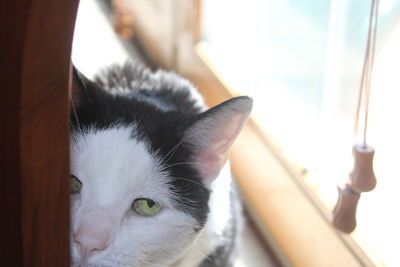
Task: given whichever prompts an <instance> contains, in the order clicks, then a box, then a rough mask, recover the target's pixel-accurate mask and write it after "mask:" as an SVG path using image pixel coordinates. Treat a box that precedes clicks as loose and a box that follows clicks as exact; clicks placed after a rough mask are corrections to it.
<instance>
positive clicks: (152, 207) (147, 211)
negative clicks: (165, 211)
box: [132, 198, 161, 217]
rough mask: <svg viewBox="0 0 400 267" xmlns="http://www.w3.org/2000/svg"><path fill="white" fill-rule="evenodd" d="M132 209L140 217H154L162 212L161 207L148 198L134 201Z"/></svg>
mask: <svg viewBox="0 0 400 267" xmlns="http://www.w3.org/2000/svg"><path fill="white" fill-rule="evenodd" d="M132 209H133V210H134V211H135V212H136V213H137V214H139V215H140V216H145V217H148V216H154V215H156V214H158V213H159V212H160V211H161V206H160V205H159V204H158V203H156V202H154V201H153V200H151V199H148V198H138V199H135V201H133V204H132Z"/></svg>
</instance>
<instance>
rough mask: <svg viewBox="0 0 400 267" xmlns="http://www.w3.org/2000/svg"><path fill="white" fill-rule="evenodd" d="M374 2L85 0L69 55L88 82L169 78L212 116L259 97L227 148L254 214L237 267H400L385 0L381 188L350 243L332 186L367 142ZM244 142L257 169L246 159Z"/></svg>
mask: <svg viewBox="0 0 400 267" xmlns="http://www.w3.org/2000/svg"><path fill="white" fill-rule="evenodd" d="M370 5H371V2H370V1H365V0H355V1H350V0H332V1H306V0H247V1H244V0H230V1H228V0H213V1H211V0H113V1H107V0H98V1H97V0H81V1H80V7H79V11H78V18H77V22H76V28H75V36H74V44H73V56H72V59H73V62H74V64H75V65H76V66H77V67H78V68H79V69H80V70H81V72H83V73H84V74H85V75H87V76H89V77H93V75H94V74H95V73H96V72H97V71H98V70H100V69H101V68H102V67H105V66H107V65H109V64H111V63H123V62H125V61H126V60H127V59H131V60H134V61H139V62H142V63H143V64H146V65H147V66H149V67H151V68H153V69H156V68H160V67H161V68H165V69H169V70H174V71H176V72H178V73H180V74H182V75H183V76H185V77H186V78H188V79H190V80H191V81H192V82H193V83H194V84H195V85H196V86H197V87H198V88H199V90H200V92H201V93H202V94H203V96H204V97H205V100H206V102H207V103H208V104H209V105H210V106H212V105H215V104H216V103H218V102H221V101H222V100H224V99H226V98H229V97H232V96H235V95H249V96H251V97H253V98H254V102H255V106H254V111H253V117H252V120H251V122H250V125H249V126H248V129H247V130H245V133H244V134H243V136H242V137H241V138H242V139H241V141H239V144H238V146H237V147H236V148H235V149H234V150H233V151H232V153H233V156H232V157H233V159H232V164H233V170H234V174H235V177H236V179H237V182H238V184H239V186H240V188H241V192H242V194H243V199H244V201H245V206H246V208H247V212H248V214H249V220H248V226H247V228H246V231H245V234H244V236H245V239H244V245H243V252H242V253H241V257H240V260H239V262H238V264H237V266H278V265H288V266H290V265H292V266H400V259H399V257H398V255H396V252H397V247H398V246H396V245H395V244H396V242H397V241H399V239H400V230H399V227H398V226H399V225H400V216H399V215H398V212H396V209H397V208H396V207H397V205H398V204H396V203H400V193H399V191H398V190H399V188H400V179H399V178H400V173H399V171H398V169H397V168H396V166H397V164H398V163H397V162H398V158H399V156H396V155H397V151H400V140H398V139H397V137H398V136H400V126H399V123H398V121H399V119H398V117H399V115H400V104H399V100H400V85H399V84H400V75H399V70H400V49H399V48H400V0H381V1H380V4H379V12H378V28H377V36H376V50H375V65H374V69H373V73H372V86H371V95H370V104H369V121H368V128H367V142H368V144H370V145H371V146H373V147H374V148H375V150H376V153H375V158H374V170H375V175H376V177H377V180H378V185H377V187H376V188H375V189H374V190H373V191H372V192H368V193H363V194H362V197H361V200H360V202H359V205H358V209H357V228H356V230H355V231H354V232H353V233H351V234H350V235H348V234H343V233H340V232H339V231H337V230H335V229H334V228H333V227H332V226H331V223H330V222H331V219H332V218H331V210H332V209H333V207H334V205H335V203H336V201H337V197H338V193H337V185H341V184H344V183H346V181H347V180H348V177H349V172H350V171H351V170H352V167H353V159H352V146H353V144H355V143H359V142H360V141H361V139H362V136H361V135H359V134H357V135H355V134H354V127H355V125H354V124H355V115H356V108H357V100H358V95H359V87H360V80H361V73H362V66H363V62H364V53H365V48H366V41H367V31H368V21H369V16H370ZM246 132H247V133H246ZM252 133H255V135H256V136H257V138H258V139H259V140H261V141H260V144H261V145H260V146H257V147H254V141H252V140H250V138H251V136H252ZM249 146H251V150H252V151H255V152H254V153H255V154H252V155H253V156H252V157H253V158H251V157H250V158H249V159H246V160H249V162H250V164H251V162H253V164H255V167H254V168H251V167H249V165H248V164H247V163H246V162H245V161H242V158H241V157H243V155H240V154H245V151H247V150H246V149H249ZM264 150H265V151H267V152H268V153H270V154H271V155H272V156H271V158H272V159H269V158H267V157H265V158H264V156H263V155H264V154H263V151H264ZM257 151H258V152H257ZM257 153H258V154H257ZM244 156H245V155H244ZM261 165H262V168H261ZM249 169H252V170H251V171H250V170H249ZM275 169H279V170H282V171H281V172H280V171H275ZM235 170H236V171H235ZM281 173H282V174H281ZM292 188H293V189H292ZM300 199H301V201H300ZM303 203H304V204H303ZM307 247H309V248H307ZM339 247H340V249H338V248H339ZM346 253H348V255H351V257H353V258H354V262H350V261H347V260H346V259H347V257H350V256H343V255H345V254H346ZM316 254H318V255H320V256H316ZM346 255H347V254H346ZM313 256H314V257H313ZM318 257H320V258H321V259H317V258H318ZM341 257H342V258H343V260H342V261H341V260H340V258H341ZM313 260H315V261H316V263H315V264H313V263H312V261H313ZM336 260H337V263H336ZM321 262H322V263H323V262H325V263H327V262H328V263H330V264H327V265H325V264H324V265H321ZM343 262H347V263H348V265H346V264H345V265H343ZM305 263H307V264H306V265H304V264H305Z"/></svg>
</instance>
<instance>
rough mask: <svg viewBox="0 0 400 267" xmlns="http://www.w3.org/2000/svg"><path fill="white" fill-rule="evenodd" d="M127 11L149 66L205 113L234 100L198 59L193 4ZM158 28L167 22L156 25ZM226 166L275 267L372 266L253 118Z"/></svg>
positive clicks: (173, 2)
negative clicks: (186, 85) (191, 93)
mask: <svg viewBox="0 0 400 267" xmlns="http://www.w3.org/2000/svg"><path fill="white" fill-rule="evenodd" d="M128 3H129V5H128V6H129V8H130V11H131V12H132V13H133V16H134V17H135V21H134V25H133V27H134V31H135V33H136V36H137V39H138V40H139V42H140V43H141V45H142V47H144V48H145V49H144V50H145V53H146V54H147V55H148V56H149V58H150V60H151V61H152V62H153V63H155V65H158V66H160V67H163V68H166V69H172V70H174V71H177V72H179V73H180V74H182V75H183V76H185V77H187V78H188V79H189V80H190V81H191V82H192V83H193V84H194V85H195V86H196V87H197V88H198V89H199V91H200V92H201V94H202V95H203V96H204V98H205V101H206V103H207V104H208V105H209V106H214V105H216V104H218V103H220V102H222V101H224V100H227V99H229V98H231V97H234V96H238V95H240V94H239V93H238V92H237V91H235V90H234V89H233V88H232V87H231V86H230V85H229V84H228V83H227V82H226V81H224V79H223V77H221V75H220V74H219V73H218V71H217V70H216V69H215V68H214V66H213V64H212V62H210V61H209V59H208V58H207V56H206V55H205V53H204V52H203V51H204V49H203V48H204V44H203V43H202V42H201V39H200V36H201V0H163V1H160V0H152V1H144V0H129V1H128ZM161 6H163V7H164V8H160V7H161ZM143 10H147V12H143ZM149 10H151V11H149ZM160 17H162V20H160V19H159V18H160ZM165 20H170V21H169V23H162V22H163V21H164V22H165ZM150 25H152V26H150ZM158 31H166V32H169V33H170V36H168V38H165V37H163V35H160V34H156V32H158ZM164 44H166V45H167V46H168V47H169V49H165V47H163V45H164ZM230 160H231V166H232V170H233V173H234V176H235V178H236V181H237V183H238V185H239V189H240V192H241V194H242V197H243V199H244V203H245V206H246V208H247V210H248V211H249V213H250V216H251V218H252V219H253V221H254V222H255V224H256V225H257V227H258V228H259V230H260V231H261V233H262V235H263V237H264V239H265V240H266V241H267V242H268V243H269V244H270V246H271V247H272V249H273V251H274V253H275V254H276V256H277V258H278V259H279V261H280V263H281V264H282V265H284V266H316V267H317V266H318V267H319V266H376V263H377V262H378V261H375V259H372V258H370V257H369V256H368V255H367V254H366V253H365V252H364V251H363V250H362V249H361V248H360V247H359V246H358V245H357V244H356V242H355V241H354V240H353V239H352V238H351V236H349V235H347V234H343V233H341V232H339V231H337V230H336V229H335V228H334V227H333V226H332V225H331V214H330V212H329V211H328V210H327V208H326V207H325V206H324V205H323V204H322V202H321V201H320V200H319V199H318V198H317V197H316V195H315V194H314V193H313V192H312V190H311V189H310V188H309V186H307V185H306V184H305V182H304V181H303V179H302V177H300V175H299V172H298V171H296V170H295V168H294V166H292V165H291V164H290V163H289V162H288V161H287V160H286V159H285V158H284V156H283V155H282V154H281V153H280V151H279V149H278V148H277V146H276V145H275V144H274V142H273V140H272V138H271V137H270V136H269V134H268V133H267V132H266V131H265V130H264V129H263V128H262V127H261V126H260V125H259V124H258V123H257V121H256V120H255V119H254V118H253V117H251V118H250V119H249V121H248V123H247V125H246V126H245V127H244V129H243V132H242V133H241V134H240V136H239V138H238V140H237V141H236V143H235V144H234V146H233V148H232V150H231V155H230ZM250 177H251V178H250Z"/></svg>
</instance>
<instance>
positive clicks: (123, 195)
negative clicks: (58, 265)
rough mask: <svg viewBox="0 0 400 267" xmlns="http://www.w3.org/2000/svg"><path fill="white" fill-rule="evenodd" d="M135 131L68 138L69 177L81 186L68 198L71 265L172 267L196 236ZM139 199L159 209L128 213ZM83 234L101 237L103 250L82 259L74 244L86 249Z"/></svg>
mask: <svg viewBox="0 0 400 267" xmlns="http://www.w3.org/2000/svg"><path fill="white" fill-rule="evenodd" d="M133 130H134V127H125V126H124V127H122V126H120V127H118V126H116V127H114V128H110V129H105V130H95V129H92V130H89V131H88V132H87V133H85V134H79V135H76V136H74V137H73V138H72V140H71V174H72V175H74V176H76V177H77V178H78V179H79V180H80V181H81V182H82V189H81V192H80V193H77V194H72V195H71V203H72V205H71V220H72V222H71V224H72V227H71V240H72V242H71V243H72V244H71V246H72V249H71V251H72V265H73V266H170V265H171V264H172V263H174V262H176V261H178V259H179V258H181V257H182V256H183V255H185V254H187V250H188V248H189V247H190V245H191V244H192V242H193V240H194V239H195V238H196V235H197V234H196V233H195V232H194V226H196V221H195V220H194V218H192V217H191V216H189V215H187V214H185V213H183V212H181V211H179V210H176V209H175V208H174V207H173V205H172V198H173V195H171V193H170V192H169V190H168V187H167V185H166V182H167V179H168V178H167V177H166V176H165V175H164V174H162V173H161V172H160V170H161V166H159V164H158V161H157V159H156V158H154V157H153V156H152V155H151V154H150V153H149V151H148V149H147V145H146V143H144V142H143V141H139V140H137V139H135V138H133V137H132V131H133ZM137 198H150V199H152V200H154V201H156V202H158V203H160V204H161V205H162V207H163V210H162V211H161V212H160V213H159V214H158V215H156V216H153V217H142V216H139V215H137V214H136V213H135V212H134V211H133V210H132V209H131V205H132V203H133V201H134V200H135V199H137ZM79 229H80V230H81V231H78V230H79ZM82 229H83V230H82ZM85 231H86V232H85ZM87 231H90V232H93V233H98V234H100V235H102V238H103V239H104V240H105V244H104V247H105V248H104V249H103V250H98V251H95V252H93V253H92V254H91V255H90V256H89V257H88V258H86V259H83V258H82V257H81V255H80V248H79V245H78V243H77V242H76V240H80V241H81V243H85V242H86V243H87V244H83V245H88V246H90V244H89V243H90V242H92V241H93V240H92V241H91V240H90V238H91V236H90V235H88V236H89V237H90V238H89V239H88V238H86V239H85V238H82V236H79V235H78V234H81V233H84V234H87V233H88V232H87ZM103 239H102V240H100V241H101V242H103ZM87 240H89V241H90V242H89V241H87ZM95 241H96V240H95ZM100 241H98V240H97V241H96V242H100Z"/></svg>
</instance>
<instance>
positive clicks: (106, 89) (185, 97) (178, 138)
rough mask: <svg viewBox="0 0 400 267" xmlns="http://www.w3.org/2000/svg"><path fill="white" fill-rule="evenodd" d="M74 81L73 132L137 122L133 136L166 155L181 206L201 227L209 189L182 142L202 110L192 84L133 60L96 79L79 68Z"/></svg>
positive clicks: (161, 154)
mask: <svg viewBox="0 0 400 267" xmlns="http://www.w3.org/2000/svg"><path fill="white" fill-rule="evenodd" d="M74 80H75V81H74V82H75V84H76V85H78V87H79V88H78V90H79V92H77V94H78V98H79V101H78V104H77V105H76V106H74V105H72V107H73V110H72V111H71V132H72V135H74V133H76V132H84V131H86V130H87V129H89V128H95V129H107V128H111V127H114V126H115V125H121V126H125V125H136V126H137V128H136V130H135V131H134V132H132V135H133V136H134V137H136V138H138V139H141V140H145V141H146V142H145V143H147V144H149V147H148V149H149V151H150V152H151V153H153V154H154V155H157V156H158V158H159V159H163V165H164V166H165V169H166V171H168V173H169V174H170V177H171V180H170V182H169V186H170V189H171V190H172V191H174V193H175V195H177V196H179V199H178V200H177V201H176V206H177V207H178V208H180V209H182V210H183V211H185V212H186V213H188V214H190V215H192V216H193V217H194V218H196V220H197V221H198V223H199V225H200V226H201V227H202V226H203V225H204V223H205V222H206V220H207V215H208V212H209V207H208V200H209V196H210V192H209V191H208V190H207V189H206V188H205V187H203V186H201V185H202V180H201V178H200V176H199V172H198V171H197V170H196V169H195V168H194V167H193V164H190V162H188V160H189V159H190V158H192V155H193V152H192V151H190V148H189V146H185V145H182V137H183V133H184V131H185V130H186V129H187V128H188V127H189V126H190V125H191V124H192V123H193V122H194V121H196V119H197V117H198V116H199V114H200V113H201V111H202V107H201V106H200V105H199V103H198V102H196V100H195V99H194V98H193V97H192V95H191V88H190V86H191V85H190V83H188V82H187V81H185V80H183V79H182V78H178V76H177V75H174V74H169V73H165V72H160V73H157V75H155V74H154V73H151V72H150V71H149V70H147V69H144V68H142V67H138V66H134V65H132V64H126V65H124V66H122V67H118V66H115V67H113V68H110V69H108V70H106V71H104V72H103V74H102V75H101V76H98V77H97V78H96V82H91V81H89V80H87V79H86V78H85V77H84V76H83V75H81V74H80V73H79V72H78V71H77V70H75V69H74ZM121 89H122V90H121ZM75 93H76V92H75Z"/></svg>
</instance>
